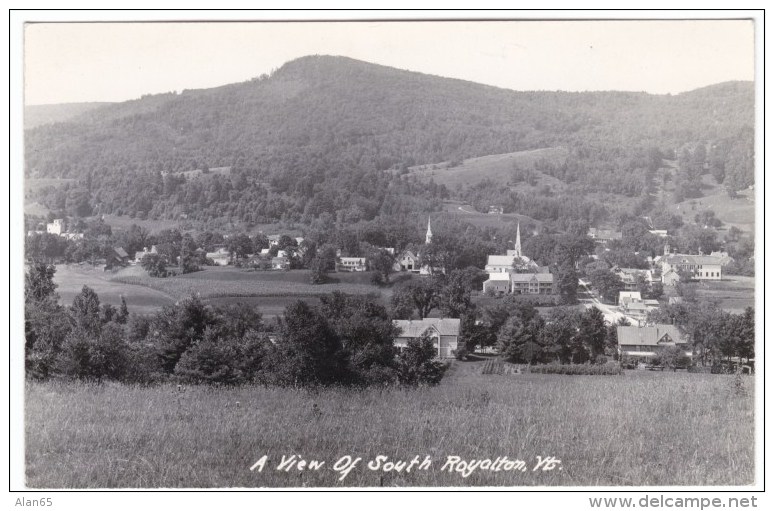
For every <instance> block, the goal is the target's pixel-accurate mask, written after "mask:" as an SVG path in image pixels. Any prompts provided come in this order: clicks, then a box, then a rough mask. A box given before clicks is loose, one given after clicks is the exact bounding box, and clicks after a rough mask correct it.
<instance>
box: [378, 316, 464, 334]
mask: <svg viewBox="0 0 774 511" xmlns="http://www.w3.org/2000/svg"><path fill="white" fill-rule="evenodd" d="M393 324H394V325H395V326H397V327H398V328H400V329H401V333H400V335H399V336H398V337H411V338H414V337H421V336H422V334H423V333H424V332H425V331H426V330H427V329H428V328H430V327H435V329H436V330H438V333H439V334H441V335H459V334H460V320H459V319H458V318H425V319H396V320H394V321H393Z"/></svg>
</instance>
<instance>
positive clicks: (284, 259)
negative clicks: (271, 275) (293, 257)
mask: <svg viewBox="0 0 774 511" xmlns="http://www.w3.org/2000/svg"><path fill="white" fill-rule="evenodd" d="M271 262H272V263H286V262H288V258H287V257H273V258H272V259H271Z"/></svg>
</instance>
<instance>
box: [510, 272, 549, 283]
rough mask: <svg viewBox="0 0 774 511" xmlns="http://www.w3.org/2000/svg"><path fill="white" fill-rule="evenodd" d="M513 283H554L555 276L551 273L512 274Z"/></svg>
mask: <svg viewBox="0 0 774 511" xmlns="http://www.w3.org/2000/svg"><path fill="white" fill-rule="evenodd" d="M510 275H511V281H512V282H531V281H533V280H534V281H537V282H553V281H554V276H553V275H552V274H551V273H511V274H510Z"/></svg>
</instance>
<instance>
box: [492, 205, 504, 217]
mask: <svg viewBox="0 0 774 511" xmlns="http://www.w3.org/2000/svg"><path fill="white" fill-rule="evenodd" d="M489 214H490V215H502V214H503V207H502V206H489Z"/></svg>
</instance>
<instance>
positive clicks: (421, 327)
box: [393, 318, 460, 358]
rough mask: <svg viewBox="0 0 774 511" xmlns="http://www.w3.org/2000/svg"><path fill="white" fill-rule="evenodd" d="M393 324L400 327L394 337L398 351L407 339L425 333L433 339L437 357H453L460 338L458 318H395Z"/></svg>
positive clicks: (402, 347) (419, 336) (416, 337)
mask: <svg viewBox="0 0 774 511" xmlns="http://www.w3.org/2000/svg"><path fill="white" fill-rule="evenodd" d="M393 324H394V325H395V326H396V327H398V329H400V333H399V334H398V336H397V337H395V339H394V345H395V348H396V349H397V350H398V351H401V350H403V349H404V348H405V347H406V346H407V345H408V341H409V340H411V339H420V338H421V337H422V336H423V335H427V336H428V337H430V339H431V340H432V341H433V345H434V346H435V349H436V354H437V356H438V358H454V352H455V350H457V348H458V343H459V338H460V320H459V318H425V319H396V320H394V321H393Z"/></svg>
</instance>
